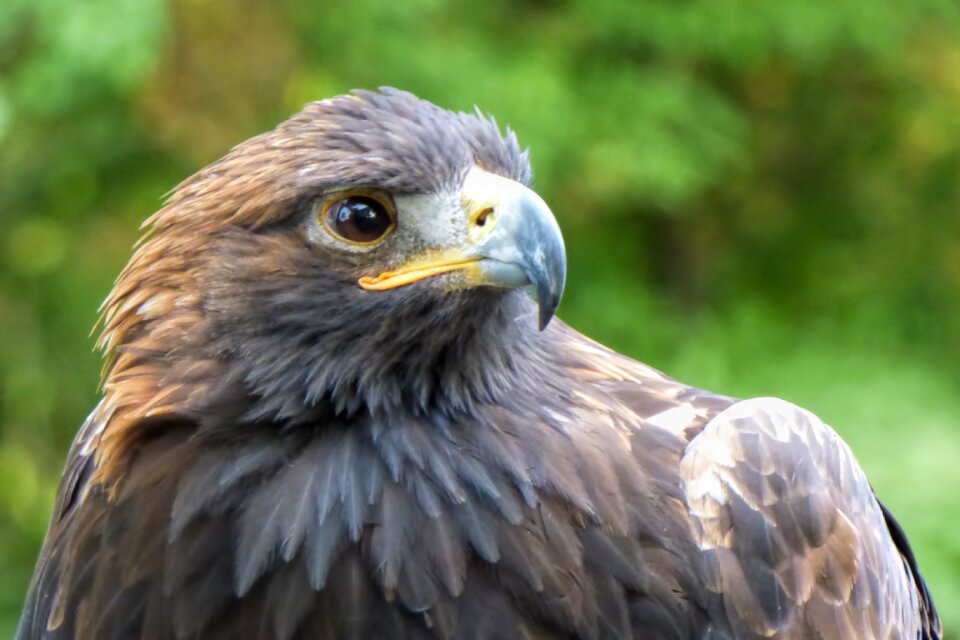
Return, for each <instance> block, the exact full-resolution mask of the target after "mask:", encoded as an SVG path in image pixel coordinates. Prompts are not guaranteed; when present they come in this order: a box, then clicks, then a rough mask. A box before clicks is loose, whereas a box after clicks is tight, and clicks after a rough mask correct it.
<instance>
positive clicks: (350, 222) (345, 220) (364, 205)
mask: <svg viewBox="0 0 960 640" xmlns="http://www.w3.org/2000/svg"><path fill="white" fill-rule="evenodd" d="M332 209H333V211H334V215H333V220H332V222H333V224H332V225H331V226H332V227H333V230H334V231H336V232H337V233H338V234H339V235H341V236H342V237H343V238H345V239H347V240H350V241H351V242H373V241H374V240H378V239H379V238H380V237H381V236H383V235H384V234H385V233H386V232H387V231H388V230H389V229H390V226H391V225H392V223H393V221H392V220H391V218H390V215H389V214H388V213H387V211H386V209H385V208H384V206H383V205H382V204H381V203H380V202H378V201H376V200H374V199H373V198H364V197H352V198H346V199H344V200H341V201H340V202H338V203H337V204H336V205H334V206H333V207H332Z"/></svg>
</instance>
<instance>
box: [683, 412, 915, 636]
mask: <svg viewBox="0 0 960 640" xmlns="http://www.w3.org/2000/svg"><path fill="white" fill-rule="evenodd" d="M680 471H681V476H682V478H683V480H684V484H685V492H686V496H687V502H688V505H689V508H690V512H691V515H692V516H693V520H694V527H695V535H696V536H697V538H698V543H699V545H700V548H701V550H702V551H703V553H704V554H705V555H706V556H707V558H708V559H709V561H710V564H711V569H712V581H713V584H712V585H711V588H712V589H713V590H715V591H716V592H718V593H720V594H722V598H723V603H724V605H723V606H724V609H725V612H726V615H727V617H728V618H729V620H730V624H731V626H732V628H733V630H734V632H735V633H736V634H737V637H743V638H762V637H774V636H776V637H778V638H809V637H827V638H916V637H918V634H919V632H920V629H919V621H918V606H919V605H918V594H917V590H916V588H915V586H914V583H913V580H912V577H911V575H910V574H909V570H908V569H907V568H905V565H904V562H903V558H902V557H901V555H900V552H899V551H898V548H897V546H896V544H895V543H894V541H893V540H892V539H891V533H890V531H889V529H888V527H887V523H886V521H885V519H884V516H883V513H882V511H881V508H880V505H879V503H878V502H877V499H876V497H875V496H874V494H873V490H872V489H871V488H870V485H869V483H868V482H867V479H866V477H865V476H864V473H863V470H862V469H861V468H860V466H859V465H858V464H857V461H856V459H855V458H854V456H853V453H852V452H851V451H850V449H849V447H848V446H847V445H846V444H845V443H844V442H843V441H842V440H841V439H840V437H839V436H838V435H837V434H836V433H835V432H834V431H833V430H832V429H831V428H830V427H829V426H827V425H826V424H824V423H823V422H822V421H821V420H819V419H818V418H817V417H816V416H814V415H813V414H812V413H810V412H808V411H805V410H803V409H801V408H799V407H797V406H795V405H792V404H790V403H788V402H785V401H782V400H778V399H775V398H757V399H753V400H746V401H743V402H739V403H737V404H735V405H733V406H731V407H730V408H728V409H726V410H725V411H723V412H721V413H720V414H719V415H717V416H716V417H715V418H714V419H713V420H711V421H710V422H709V423H708V424H707V426H706V427H705V428H704V430H703V432H702V433H701V434H700V435H698V436H697V437H696V438H694V439H693V441H692V442H691V443H690V445H689V446H688V447H687V450H686V451H685V453H684V456H683V459H682V461H681V469H680Z"/></svg>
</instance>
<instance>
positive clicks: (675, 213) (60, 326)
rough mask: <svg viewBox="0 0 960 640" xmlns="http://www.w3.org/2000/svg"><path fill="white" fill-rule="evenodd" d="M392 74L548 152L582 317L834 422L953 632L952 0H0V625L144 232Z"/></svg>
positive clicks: (955, 262)
mask: <svg viewBox="0 0 960 640" xmlns="http://www.w3.org/2000/svg"><path fill="white" fill-rule="evenodd" d="M384 84H389V85H394V86H398V87H402V88H406V89H409V90H411V91H413V92H415V93H417V94H419V95H421V96H422V97H425V98H428V99H430V100H432V101H434V102H436V103H438V104H440V105H443V106H445V107H448V108H454V109H471V108H472V107H473V105H474V104H476V105H479V106H480V107H481V108H482V109H483V110H485V111H488V112H490V113H492V114H494V115H495V116H496V117H497V119H498V121H499V122H501V123H502V124H509V125H510V126H511V127H513V128H514V129H515V130H516V131H517V132H518V133H519V136H520V139H521V141H522V143H523V144H525V145H529V147H530V148H531V154H532V158H533V162H534V166H535V171H536V178H535V187H536V188H537V189H538V190H539V191H540V192H541V194H542V195H543V196H544V197H545V198H546V200H547V201H548V202H549V203H550V204H551V206H552V207H553V209H554V210H555V212H556V214H557V217H558V218H559V219H560V222H561V225H562V227H563V228H564V230H565V234H566V237H567V240H568V250H569V265H570V275H569V282H568V289H567V294H566V298H565V300H564V302H563V305H562V307H561V311H560V315H561V316H562V317H563V318H564V319H565V320H566V321H568V322H569V323H571V324H572V325H573V326H575V327H576V328H578V329H580V330H581V331H583V332H585V333H587V334H589V335H591V336H593V337H595V338H597V339H599V340H601V341H603V342H606V343H608V344H610V345H612V346H614V347H616V348H617V349H619V350H622V351H625V352H627V353H629V354H631V355H633V356H635V357H637V358H639V359H642V360H644V361H646V362H649V363H651V364H652V365H654V366H656V367H658V368H660V369H663V370H665V371H667V372H668V373H670V374H672V375H674V376H676V377H679V378H681V379H683V380H686V381H689V382H692V383H694V384H697V385H700V386H703V387H707V388H710V389H714V390H718V391H722V392H725V393H729V394H736V395H742V396H754V395H778V396H782V397H785V398H788V399H790V400H793V401H795V402H798V403H800V404H802V405H805V406H806V407H809V408H811V409H812V410H814V411H816V412H818V413H819V414H820V415H821V416H823V417H824V418H825V419H826V420H828V421H829V422H830V423H831V424H833V425H834V426H835V427H836V429H837V430H838V431H839V432H840V433H841V434H842V435H843V436H844V438H846V440H847V441H848V442H849V443H850V444H851V446H852V447H853V449H854V451H855V452H856V454H857V456H858V457H859V459H860V461H861V462H862V464H863V466H864V467H865V468H866V470H867V473H868V475H869V477H870V478H871V480H872V481H873V483H874V486H875V488H876V490H877V492H878V493H879V495H880V496H881V497H882V498H883V499H884V500H885V501H886V502H887V504H888V505H889V506H890V507H891V508H892V509H893V511H894V513H895V514H896V515H897V517H898V518H899V519H900V520H901V522H902V524H903V525H904V527H905V529H906V530H907V532H908V534H909V536H910V539H911V540H912V541H913V544H914V545H915V549H916V551H917V555H918V556H919V560H920V565H921V567H922V568H923V571H924V575H925V576H926V577H927V579H928V581H929V583H930V585H931V587H932V590H933V594H934V596H935V599H936V601H937V604H938V605H939V608H940V610H941V611H942V612H943V614H942V615H943V617H944V618H945V620H946V624H947V627H948V629H950V630H952V632H953V634H954V635H956V634H957V633H960V535H958V531H960V497H958V491H960V369H958V367H957V361H958V358H960V322H958V317H960V3H957V2H956V0H904V1H902V2H896V3H887V2H877V1H876V0H832V1H831V2H810V1H809V0H765V1H760V0H756V1H748V0H684V1H682V2H678V1H677V0H642V1H633V2H631V1H629V0H623V1H621V0H565V1H563V0H524V1H517V0H493V1H490V0H486V1H484V2H469V3H461V2H457V3H452V2H451V3H447V2H442V1H440V0H412V1H406V2H398V1H396V0H350V1H348V2H317V3H306V2H300V1H296V0H289V1H279V2H267V1H266V0H264V1H261V2H253V1H233V0H231V1H216V2H215V1H213V0H210V1H206V2H204V1H201V0H173V1H165V0H73V1H70V0H2V1H0V223H2V226H0V228H2V233H0V636H2V637H10V636H11V635H12V633H13V629H14V626H15V623H16V619H17V616H18V613H19V609H20V606H21V602H22V598H23V595H24V590H25V587H26V584H27V581H28V579H29V575H30V572H31V568H32V566H33V562H34V558H35V554H36V552H37V548H38V546H39V544H40V540H41V537H42V535H43V532H44V529H45V527H46V523H47V518H48V514H49V511H50V508H51V504H52V499H53V494H54V491H55V488H56V483H57V479H58V476H59V473H60V470H61V465H62V463H63V459H64V456H65V452H66V450H67V447H68V445H69V443H70V440H71V438H72V436H73V433H74V431H75V429H76V428H77V426H78V425H79V424H80V422H81V421H82V420H83V418H84V416H85V415H86V413H87V411H89V410H90V409H91V408H92V407H93V405H94V403H95V401H96V398H97V387H96V385H97V379H98V369H99V360H98V356H97V355H96V354H94V353H93V351H92V345H93V340H92V339H91V338H90V337H89V335H88V333H89V330H90V328H91V326H92V325H93V324H94V322H95V320H96V317H97V306H98V304H99V302H100V301H101V300H102V299H103V297H104V296H105V294H106V293H107V291H108V290H109V288H110V285H111V281H112V279H113V277H114V276H115V275H116V273H117V272H118V271H119V269H120V268H121V267H122V265H123V264H124V262H125V261H126V259H127V257H128V255H129V252H130V247H131V244H132V243H133V242H134V240H135V239H136V238H137V236H138V225H139V222H140V221H141V220H142V219H144V218H145V217H146V216H147V215H148V214H150V213H151V212H152V211H154V210H155V209H157V208H158V206H159V205H160V203H161V201H162V198H163V195H164V193H166V192H167V191H168V190H169V189H170V188H171V187H172V186H173V185H174V184H176V183H177V182H178V181H179V180H181V179H182V178H184V177H186V176H187V175H189V174H190V173H192V172H194V171H195V170H197V169H199V168H200V167H201V166H203V165H204V164H206V163H208V162H210V161H212V160H214V159H216V158H217V157H219V156H220V155H221V154H223V153H224V152H225V151H226V150H227V149H228V148H230V146H232V145H233V144H236V143H237V142H239V141H241V140H243V139H244V138H246V137H248V136H251V135H253V134H256V133H258V132H260V131H262V130H264V129H266V128H269V127H272V126H273V125H274V124H275V123H277V122H278V121H280V120H281V119H283V118H285V117H286V116H287V115H289V114H290V113H292V112H294V111H296V110H298V109H299V108H300V107H301V106H302V105H303V104H304V103H305V102H308V101H310V100H315V99H320V98H323V97H326V96H330V95H332V94H336V93H340V92H343V91H345V90H347V89H350V88H352V87H367V88H372V87H376V86H379V85H384Z"/></svg>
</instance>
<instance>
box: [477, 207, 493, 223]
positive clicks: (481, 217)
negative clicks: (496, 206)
mask: <svg viewBox="0 0 960 640" xmlns="http://www.w3.org/2000/svg"><path fill="white" fill-rule="evenodd" d="M492 216H493V207H487V208H486V209H484V210H483V211H481V212H480V213H478V214H477V216H476V217H475V218H474V219H473V223H474V224H475V225H477V226H478V227H483V226H485V225H486V224H487V218H490V217H492Z"/></svg>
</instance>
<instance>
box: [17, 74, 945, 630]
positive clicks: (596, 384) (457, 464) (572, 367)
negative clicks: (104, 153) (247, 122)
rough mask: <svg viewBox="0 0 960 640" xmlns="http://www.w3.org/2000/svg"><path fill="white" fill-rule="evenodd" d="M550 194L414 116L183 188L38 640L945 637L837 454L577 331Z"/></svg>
mask: <svg viewBox="0 0 960 640" xmlns="http://www.w3.org/2000/svg"><path fill="white" fill-rule="evenodd" d="M529 181H530V168H529V163H528V158H527V155H526V153H525V152H522V151H521V150H520V148H519V146H518V144H517V141H516V138H515V136H514V135H513V134H512V133H510V132H509V131H508V132H507V133H506V134H503V133H501V131H500V129H499V128H498V127H497V125H496V124H495V123H494V122H493V120H491V119H488V118H486V117H484V116H482V115H480V114H479V113H477V114H465V113H451V112H449V111H445V110H443V109H440V108H438V107H436V106H434V105H432V104H430V103H428V102H424V101H422V100H419V99H418V98H416V97H414V96H413V95H411V94H409V93H404V92H400V91H396V90H392V89H383V90H381V91H379V92H362V91H357V92H353V93H351V94H349V95H344V96H339V97H335V98H332V99H329V100H324V101H321V102H316V103H313V104H310V105H308V106H307V107H306V108H305V109H304V110H303V111H302V112H301V113H299V114H297V115H295V116H293V117H292V118H290V119H289V120H287V121H286V122H284V123H282V124H281V125H279V126H278V127H277V128H276V129H275V130H273V131H271V132H269V133H265V134H263V135H260V136H257V137H255V138H253V139H251V140H248V141H247V142H244V143H243V144H241V145H239V146H237V147H236V148H234V149H233V150H232V151H230V152H229V153H228V154H227V155H226V156H225V157H224V158H222V159H221V160H219V161H217V162H215V163H213V164H211V165H210V166H208V167H207V168H205V169H203V170H202V171H200V172H199V173H197V174H196V175H194V176H193V177H191V178H189V179H187V180H186V181H185V182H183V183H182V184H181V185H180V186H179V187H177V188H176V189H175V191H174V192H173V194H172V196H171V197H170V198H169V200H168V202H167V203H166V204H165V206H164V207H163V208H162V209H160V211H158V212H157V213H156V214H155V215H154V216H153V217H152V218H151V219H150V220H149V221H148V223H149V228H150V231H149V233H148V234H147V235H146V237H145V238H144V239H143V240H142V241H141V243H140V244H139V245H138V248H137V249H136V252H135V253H134V255H133V257H132V259H131V260H130V262H129V264H128V265H127V267H126V268H125V269H124V271H123V272H122V274H121V275H120V277H119V279H118V280H117V282H116V286H115V287H114V288H113V291H112V292H111V293H110V295H109V297H108V298H107V300H106V302H105V305H104V315H103V319H102V326H103V333H102V337H101V338H100V346H101V347H102V348H103V349H104V351H105V353H106V367H105V378H104V385H103V398H102V400H101V402H100V403H99V404H98V405H97V407H96V408H95V409H94V411H93V412H92V414H91V415H90V416H89V418H88V419H87V421H86V422H85V423H84V425H83V427H82V428H81V430H80V432H79V434H78V435H77V438H76V440H75V442H74V444H73V447H72V449H71V451H70V454H69V458H68V460H67V464H66V469H65V471H64V474H63V480H62V484H61V486H60V490H59V493H58V496H57V500H56V506H55V509H54V513H53V517H52V521H51V523H50V528H49V531H48V533H47V537H46V541H45V542H44V545H43V549H42V551H41V553H40V557H39V560H38V562H37V566H36V572H35V574H34V577H33V582H32V584H31V587H30V590H29V594H28V596H27V603H26V606H25V609H24V612H23V616H22V619H21V623H20V626H19V630H18V635H17V637H18V638H20V639H21V640H32V639H39V638H45V639H71V638H82V639H97V640H116V639H121V638H132V639H143V640H148V639H173V638H205V639H215V638H224V639H238V638H239V639H246V638H258V639H264V640H268V639H269V640H290V639H294V638H297V639H303V640H308V639H319V638H331V639H332V638H476V639H493V638H503V639H514V638H534V639H546V638H597V639H601V638H604V639H605V638H704V639H706V638H711V639H721V638H772V637H777V638H858V639H863V638H918V637H922V638H934V637H938V636H939V634H940V633H941V632H940V625H939V622H938V620H937V616H936V613H935V611H934V608H933V605H932V603H931V600H930V596H929V594H928V592H927V589H926V587H925V585H924V582H923V580H922V579H921V577H920V574H919V573H918V571H917V565H916V562H915V560H914V557H913V555H912V553H911V551H910V548H909V546H908V544H907V541H906V538H905V536H904V534H903V532H902V531H901V529H900V527H899V526H898V525H897V523H896V522H895V521H894V520H893V518H892V517H891V516H890V514H889V512H887V511H886V510H885V509H884V507H883V506H882V505H881V504H880V503H879V502H878V501H877V499H876V497H875V496H874V493H873V491H872V490H871V488H870V485H869V484H868V482H867V479H866V478H865V477H864V474H863V471H862V470H861V468H860V467H859V465H858V464H857V462H856V460H855V459H854V457H853V455H852V453H851V452H850V449H849V448H847V446H846V445H845V444H844V443H843V442H842V441H841V440H840V439H839V438H838V437H837V435H836V434H835V433H834V432H833V431H832V430H831V429H830V428H829V427H828V426H827V425H825V424H824V423H823V422H821V421H820V420H818V419H817V418H816V417H815V416H814V415H812V414H810V413H809V412H807V411H804V410H803V409H800V408H798V407H796V406H794V405H791V404H789V403H787V402H784V401H782V400H777V399H772V398H762V399H752V400H744V401H738V400H736V399H733V398H729V397H725V396H721V395H717V394H714V393H709V392H706V391H702V390H700V389H696V388H693V387H690V386H688V385H685V384H682V383H680V382H677V381H675V380H672V379H670V378H668V377H666V376H664V375H663V374H661V373H659V372H657V371H655V370H654V369H651V368H650V367H647V366H645V365H643V364H639V363H637V362H634V361H633V360H630V359H628V358H626V357H624V356H621V355H618V354H616V353H614V352H612V351H610V350H608V349H606V348H604V347H603V346H601V345H599V344H597V343H595V342H592V341H591V340H589V339H588V338H585V337H583V336H581V335H579V334H577V333H576V332H574V331H573V330H571V329H570V328H568V327H567V326H565V325H564V324H562V323H561V322H559V321H557V320H554V321H553V322H552V323H551V322H550V320H551V318H552V316H553V313H554V311H555V309H556V307H557V304H558V302H559V300H560V296H561V293H562V290H563V284H564V276H565V270H566V264H565V262H566V258H565V253H564V245H563V239H562V236H561V234H560V230H559V227H558V226H557V223H556V221H555V220H554V217H553V215H552V213H551V212H550V210H549V209H548V208H547V205H546V204H545V203H544V201H543V200H542V199H541V198H540V197H539V196H537V195H536V194H535V193H534V192H533V191H532V190H531V189H530V188H529V187H528V186H527V185H528V183H529ZM526 289H532V291H533V293H534V297H535V300H533V299H531V297H529V296H527V295H526V294H525V290H526Z"/></svg>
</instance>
